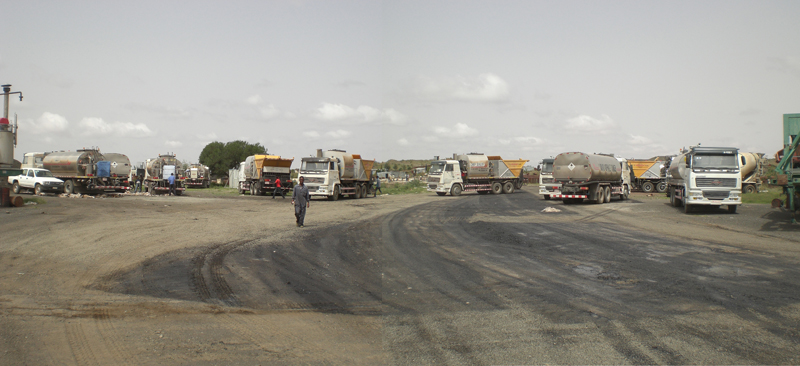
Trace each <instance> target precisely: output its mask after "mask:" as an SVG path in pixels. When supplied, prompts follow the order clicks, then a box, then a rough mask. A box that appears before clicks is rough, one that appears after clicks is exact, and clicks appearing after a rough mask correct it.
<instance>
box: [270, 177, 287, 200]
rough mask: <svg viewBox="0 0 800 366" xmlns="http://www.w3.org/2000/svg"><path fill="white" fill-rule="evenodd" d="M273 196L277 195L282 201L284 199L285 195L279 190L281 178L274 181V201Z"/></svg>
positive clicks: (281, 189)
mask: <svg viewBox="0 0 800 366" xmlns="http://www.w3.org/2000/svg"><path fill="white" fill-rule="evenodd" d="M275 194H279V195H281V197H283V199H286V193H285V192H283V188H281V178H278V179H275V190H274V191H272V199H275Z"/></svg>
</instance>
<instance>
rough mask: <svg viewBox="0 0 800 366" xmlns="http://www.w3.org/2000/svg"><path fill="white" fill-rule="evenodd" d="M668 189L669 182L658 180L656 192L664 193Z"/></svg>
mask: <svg viewBox="0 0 800 366" xmlns="http://www.w3.org/2000/svg"><path fill="white" fill-rule="evenodd" d="M666 191H667V182H658V184H657V185H656V192H658V193H664V192H666Z"/></svg>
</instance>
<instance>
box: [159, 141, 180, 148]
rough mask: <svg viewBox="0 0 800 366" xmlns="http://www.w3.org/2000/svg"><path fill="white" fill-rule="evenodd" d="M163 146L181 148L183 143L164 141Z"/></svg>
mask: <svg viewBox="0 0 800 366" xmlns="http://www.w3.org/2000/svg"><path fill="white" fill-rule="evenodd" d="M164 145H166V146H169V147H181V146H183V143H182V142H180V141H173V140H167V141H164Z"/></svg>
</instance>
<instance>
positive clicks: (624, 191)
mask: <svg viewBox="0 0 800 366" xmlns="http://www.w3.org/2000/svg"><path fill="white" fill-rule="evenodd" d="M628 195H630V191H629V188H628V185H627V184H626V185H623V186H622V193H620V195H619V200H620V201H624V200H626V199H628Z"/></svg>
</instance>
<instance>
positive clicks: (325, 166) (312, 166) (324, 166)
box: [300, 161, 328, 171]
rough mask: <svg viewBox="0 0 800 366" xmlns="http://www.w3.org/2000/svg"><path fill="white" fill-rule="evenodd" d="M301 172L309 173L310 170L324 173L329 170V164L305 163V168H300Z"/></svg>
mask: <svg viewBox="0 0 800 366" xmlns="http://www.w3.org/2000/svg"><path fill="white" fill-rule="evenodd" d="M300 170H303V171H308V170H316V171H323V170H328V163H326V162H324V161H304V162H303V166H302V167H300Z"/></svg>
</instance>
